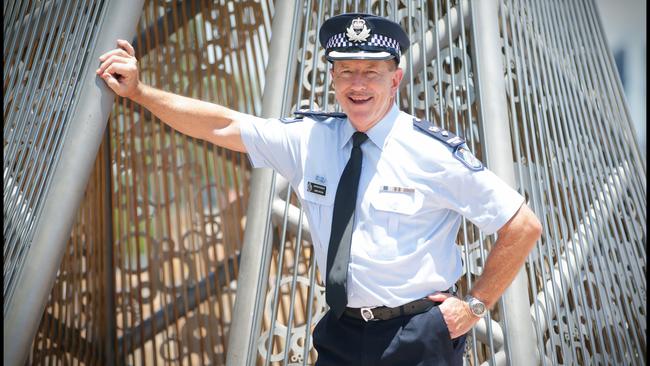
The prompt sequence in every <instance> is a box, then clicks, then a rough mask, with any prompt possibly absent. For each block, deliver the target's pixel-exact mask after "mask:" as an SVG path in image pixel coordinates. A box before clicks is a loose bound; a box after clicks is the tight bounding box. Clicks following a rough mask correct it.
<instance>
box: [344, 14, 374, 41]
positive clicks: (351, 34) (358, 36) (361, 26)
mask: <svg viewBox="0 0 650 366" xmlns="http://www.w3.org/2000/svg"><path fill="white" fill-rule="evenodd" d="M346 31H347V33H346V35H347V36H348V39H349V40H350V42H365V41H366V40H368V37H370V29H369V28H368V27H366V21H365V20H363V19H361V18H357V19H354V20H353V21H352V24H351V25H350V26H349V27H348V28H347V29H346Z"/></svg>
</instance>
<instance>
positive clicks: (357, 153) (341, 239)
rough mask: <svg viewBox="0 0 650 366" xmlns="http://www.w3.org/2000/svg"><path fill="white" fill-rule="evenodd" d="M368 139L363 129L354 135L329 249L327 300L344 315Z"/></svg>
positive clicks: (338, 190) (338, 194)
mask: <svg viewBox="0 0 650 366" xmlns="http://www.w3.org/2000/svg"><path fill="white" fill-rule="evenodd" d="M367 139H368V136H367V135H366V134H365V133H363V132H355V133H354V135H352V152H351V153H350V159H349V160H348V163H347V165H346V166H345V169H343V174H342V175H341V180H340V181H339V185H338V187H337V188H336V197H335V199H334V213H333V216H332V230H331V232H330V243H329V247H328V249H327V280H326V282H325V299H326V300H327V304H328V305H329V306H330V308H331V309H332V311H334V313H335V314H336V317H337V318H340V317H341V315H342V314H343V311H345V307H346V306H347V304H348V294H347V290H346V287H347V284H346V282H347V278H348V262H349V261H350V244H351V243H352V224H353V223H354V209H355V207H356V205H357V190H358V188H359V177H360V176H361V160H362V158H363V156H362V154H361V144H363V143H364V141H366V140H367Z"/></svg>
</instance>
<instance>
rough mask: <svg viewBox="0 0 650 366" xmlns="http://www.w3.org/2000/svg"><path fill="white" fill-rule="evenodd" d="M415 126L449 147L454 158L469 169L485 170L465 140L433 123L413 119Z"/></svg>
mask: <svg viewBox="0 0 650 366" xmlns="http://www.w3.org/2000/svg"><path fill="white" fill-rule="evenodd" d="M413 126H415V127H417V129H418V130H419V131H420V132H422V133H424V134H427V135H429V136H432V137H433V138H435V139H436V140H439V141H441V142H442V143H444V144H445V145H447V146H449V147H450V148H451V149H452V151H453V155H454V157H455V158H456V159H457V160H459V161H460V162H461V163H463V165H465V166H466V167H468V168H469V169H471V170H474V171H480V170H483V169H484V167H483V163H481V161H480V160H478V159H477V158H476V157H475V156H474V154H472V152H471V151H470V150H469V148H468V147H467V144H465V140H463V139H462V138H461V137H459V136H456V135H454V134H453V133H451V132H449V131H447V130H444V129H442V128H440V127H438V126H435V125H434V124H433V123H431V122H429V121H427V120H423V119H417V118H413Z"/></svg>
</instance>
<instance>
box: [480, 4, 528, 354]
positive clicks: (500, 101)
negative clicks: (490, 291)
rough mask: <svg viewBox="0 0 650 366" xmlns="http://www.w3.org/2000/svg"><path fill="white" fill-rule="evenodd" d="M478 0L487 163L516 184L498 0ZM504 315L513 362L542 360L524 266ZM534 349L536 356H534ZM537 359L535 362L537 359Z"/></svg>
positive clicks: (505, 300)
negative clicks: (500, 39)
mask: <svg viewBox="0 0 650 366" xmlns="http://www.w3.org/2000/svg"><path fill="white" fill-rule="evenodd" d="M470 4H471V6H472V33H473V37H474V43H473V45H472V46H473V48H474V55H475V62H474V63H473V64H474V67H475V73H476V77H477V79H478V83H477V97H478V98H479V99H478V101H479V105H480V109H479V114H478V115H479V119H480V124H481V125H482V126H483V127H484V128H483V131H484V135H483V139H484V140H483V141H489V142H490V143H485V144H484V146H485V149H486V150H485V151H484V152H485V156H486V162H487V166H488V167H489V168H490V170H491V171H493V172H494V173H495V174H496V175H498V176H499V177H500V178H501V179H503V180H504V181H505V182H506V183H508V184H509V185H510V186H511V187H515V186H516V181H515V172H514V165H513V153H512V147H511V145H510V143H495V141H512V138H511V136H510V126H509V123H508V121H509V117H508V112H507V105H508V104H507V99H506V84H505V77H504V70H505V69H504V67H503V60H502V57H503V56H502V55H501V44H500V42H499V38H500V36H499V27H498V22H499V14H498V7H499V1H498V0H481V1H472V2H470ZM501 301H502V305H503V306H502V310H503V308H504V307H505V310H506V313H502V314H501V315H502V319H503V318H504V317H505V316H507V324H508V326H507V327H506V329H505V334H506V347H507V349H508V350H509V356H510V357H509V364H511V365H531V364H537V363H539V354H538V350H537V347H536V342H535V341H536V336H535V332H534V330H533V327H532V318H531V315H530V301H529V299H528V280H527V278H526V273H525V270H524V269H522V270H521V271H519V273H518V274H517V276H516V277H515V280H514V281H513V282H512V284H511V285H510V287H509V288H508V289H507V290H506V292H505V293H504V294H503V296H502V299H501ZM531 355H534V356H533V357H534V361H533V360H531ZM531 361H533V362H531Z"/></svg>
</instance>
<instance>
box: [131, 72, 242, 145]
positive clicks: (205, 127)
mask: <svg viewBox="0 0 650 366" xmlns="http://www.w3.org/2000/svg"><path fill="white" fill-rule="evenodd" d="M130 98H131V99H132V100H133V101H134V102H136V103H138V104H140V105H142V106H143V107H145V108H146V109H147V110H149V111H150V112H151V113H153V115H155V116H156V117H157V118H159V119H160V120H161V121H163V122H164V123H165V124H167V125H169V126H170V127H172V128H173V129H175V130H177V131H179V132H181V133H183V134H185V135H189V136H192V137H195V138H198V139H202V140H206V141H209V142H212V143H214V144H217V145H219V146H223V147H226V148H229V149H232V150H237V151H245V148H244V146H243V143H242V141H241V137H240V136H239V126H238V120H240V119H242V118H246V117H247V115H245V114H243V113H240V112H237V111H233V110H231V109H229V108H226V107H223V106H220V105H217V104H214V103H209V102H205V101H201V100H197V99H192V98H188V97H185V96H182V95H177V94H173V93H170V92H166V91H163V90H159V89H156V88H153V87H151V86H148V85H145V84H142V83H140V84H139V85H138V88H137V91H136V92H135V93H134V94H133V95H132V96H130ZM249 117H252V116H249Z"/></svg>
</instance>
